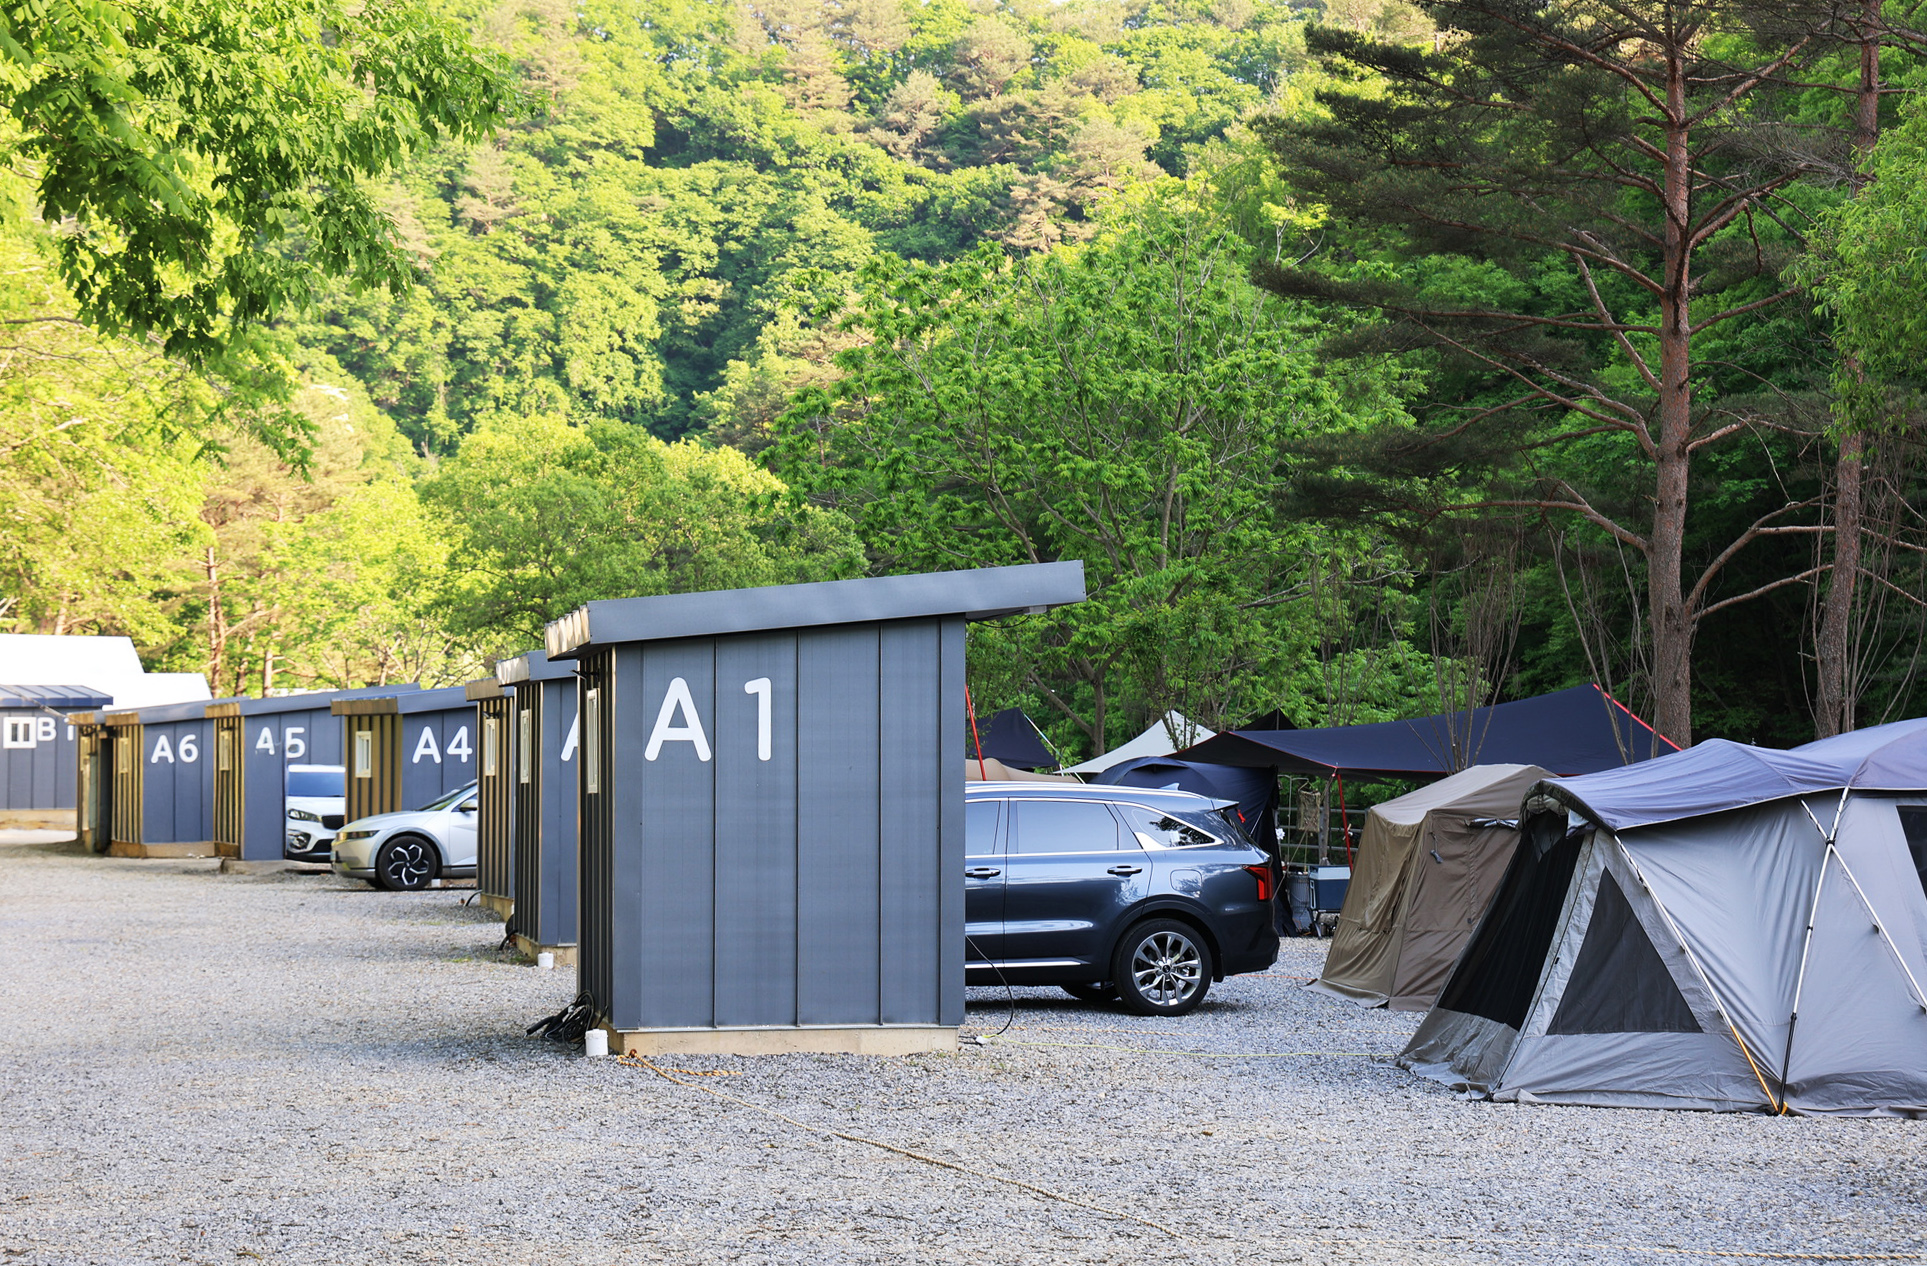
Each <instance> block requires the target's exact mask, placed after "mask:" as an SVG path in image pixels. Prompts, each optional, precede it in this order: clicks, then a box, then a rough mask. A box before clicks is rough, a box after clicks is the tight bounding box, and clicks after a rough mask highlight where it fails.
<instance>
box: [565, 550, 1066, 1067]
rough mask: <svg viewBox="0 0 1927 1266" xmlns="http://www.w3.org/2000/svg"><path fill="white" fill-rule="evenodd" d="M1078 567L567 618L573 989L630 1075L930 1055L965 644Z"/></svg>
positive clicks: (957, 993) (1059, 600)
mask: <svg viewBox="0 0 1927 1266" xmlns="http://www.w3.org/2000/svg"><path fill="white" fill-rule="evenodd" d="M1083 597H1084V568H1083V564H1082V563H1077V562H1066V563H1044V564H1034V565H1030V566H1022V567H1000V568H988V569H983V570H977V571H959V572H944V573H937V574H927V575H918V576H889V577H881V578H877V579H867V580H843V581H828V582H823V583H818V584H804V585H780V586H771V587H769V588H764V589H744V590H729V591H723V592H714V593H693V594H673V595H666V596H661V597H648V598H627V599H621V600H616V601H608V602H592V603H589V604H588V605H587V606H585V607H582V608H580V609H579V610H577V611H575V612H573V613H572V614H570V615H568V616H566V617H564V618H563V619H561V620H558V621H556V622H555V623H553V624H551V625H550V626H549V629H548V651H549V657H550V658H551V659H575V660H577V661H578V667H577V673H578V676H579V689H580V692H581V694H580V698H581V708H582V724H581V735H580V752H579V755H578V760H579V761H580V762H581V764H580V767H579V770H578V778H579V784H580V822H581V830H582V840H581V866H582V875H581V901H582V907H581V912H580V913H581V918H580V937H579V944H580V961H579V979H580V981H581V987H582V990H583V992H584V993H585V994H587V995H588V997H589V999H590V1001H591V1005H592V1007H593V1009H594V1010H595V1012H596V1015H597V1022H598V1023H600V1024H601V1025H603V1026H604V1027H606V1028H608V1029H609V1030H611V1031H612V1032H613V1033H614V1034H615V1035H616V1036H617V1040H618V1043H619V1045H620V1047H621V1048H622V1049H625V1050H628V1051H632V1052H644V1053H660V1052H675V1051H711V1052H733V1053H741V1054H754V1053H762V1052H774V1051H856V1052H863V1053H871V1054H901V1053H907V1052H912V1051H920V1050H932V1049H946V1048H949V1047H952V1046H954V1045H955V1042H956V1033H957V1026H958V1025H959V1024H961V1023H962V1021H963V1011H964V994H963V989H964V971H963V951H964V945H963V893H964V876H963V765H964V743H963V731H964V726H965V709H964V625H965V622H966V621H968V620H974V619H989V618H993V617H997V616H1006V615H1014V614H1019V613H1038V612H1043V611H1045V610H1048V609H1050V608H1052V607H1056V606H1061V605H1063V604H1066V603H1072V602H1078V601H1081V600H1082V599H1083Z"/></svg>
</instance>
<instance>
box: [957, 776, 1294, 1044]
mask: <svg viewBox="0 0 1927 1266" xmlns="http://www.w3.org/2000/svg"><path fill="white" fill-rule="evenodd" d="M1231 803H1232V802H1230V801H1224V800H1211V799H1208V798H1206V797H1204V796H1199V795H1193V794H1192V793H1190V792H1187V791H1152V790H1148V789H1142V788H1136V787H1113V786H1103V787H1098V786H1091V787H1080V786H1074V785H1071V784H1056V783H1023V782H1007V783H972V784H970V785H968V786H967V787H966V788H965V789H964V853H965V855H966V856H965V858H964V885H965V887H964V921H965V934H966V936H967V938H968V939H967V940H966V942H965V948H964V972H965V980H966V981H967V982H968V983H970V984H973V985H987V984H995V983H996V982H997V981H998V979H1000V978H1002V979H1005V980H1008V981H1009V982H1010V983H1011V984H1013V985H1019V984H1021V985H1061V986H1062V987H1063V988H1064V990H1065V991H1066V992H1067V993H1069V994H1071V995H1072V996H1073V997H1076V998H1083V999H1088V1000H1105V999H1111V998H1116V999H1117V1000H1118V1001H1119V1002H1122V1003H1123V1004H1124V1006H1125V1007H1127V1008H1129V1009H1130V1010H1132V1011H1135V1012H1137V1013H1138V1014H1140V1015H1183V1014H1184V1013H1185V1012H1187V1011H1190V1010H1192V1009H1193V1008H1195V1007H1196V1006H1197V1005H1198V1004H1199V1003H1200V1002H1202V1001H1204V995H1205V993H1206V992H1207V991H1208V990H1209V989H1210V988H1211V982H1212V981H1214V980H1223V979H1224V978H1225V977H1226V976H1233V975H1237V974H1239V973H1240V972H1252V971H1263V970H1265V969H1266V968H1267V967H1270V966H1271V964H1272V963H1274V962H1275V961H1277V958H1278V934H1277V931H1276V930H1275V927H1274V925H1273V920H1272V902H1271V897H1272V869H1271V859H1270V858H1268V857H1267V856H1266V855H1265V854H1264V853H1263V852H1262V851H1261V850H1260V849H1258V848H1257V846H1256V845H1254V844H1252V843H1251V841H1250V840H1249V839H1247V838H1246V837H1245V835H1244V833H1243V832H1242V831H1240V830H1239V829H1238V827H1237V826H1236V825H1235V824H1234V823H1233V822H1232V821H1231V819H1230V818H1229V817H1227V816H1226V814H1225V813H1224V809H1225V808H1226V807H1227V806H1229V805H1230V804H1231Z"/></svg>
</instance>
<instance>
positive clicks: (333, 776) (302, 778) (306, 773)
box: [288, 769, 348, 799]
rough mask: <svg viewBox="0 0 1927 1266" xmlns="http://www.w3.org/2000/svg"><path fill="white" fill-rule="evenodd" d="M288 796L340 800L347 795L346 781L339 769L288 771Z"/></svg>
mask: <svg viewBox="0 0 1927 1266" xmlns="http://www.w3.org/2000/svg"><path fill="white" fill-rule="evenodd" d="M288 794H289V795H291V796H324V797H325V796H333V797H334V798H336V799H340V798H341V797H343V796H346V795H347V794H348V786H347V779H346V777H345V776H344V773H343V771H342V770H339V769H290V770H289V771H288Z"/></svg>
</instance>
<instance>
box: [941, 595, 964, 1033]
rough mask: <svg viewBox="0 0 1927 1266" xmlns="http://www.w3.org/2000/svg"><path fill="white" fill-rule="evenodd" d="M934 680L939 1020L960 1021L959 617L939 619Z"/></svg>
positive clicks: (961, 814) (961, 756)
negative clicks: (936, 694) (937, 691)
mask: <svg viewBox="0 0 1927 1266" xmlns="http://www.w3.org/2000/svg"><path fill="white" fill-rule="evenodd" d="M939 628H940V630H941V631H940V633H939V635H938V637H939V640H938V667H937V680H938V682H939V683H940V684H941V688H942V693H941V694H940V695H939V697H938V711H937V735H938V748H937V786H938V788H939V789H940V794H939V796H938V803H939V808H938V813H937V821H938V827H939V829H940V830H941V832H942V834H941V836H940V837H939V839H938V841H937V876H938V885H937V902H938V914H937V926H938V936H937V953H938V959H937V1023H938V1024H946V1025H959V1024H962V1023H963V1019H964V968H963V965H964V888H963V883H962V882H961V876H962V875H963V869H964V799H963V773H962V770H963V763H964V733H963V726H961V725H959V724H957V723H956V721H957V719H959V718H962V717H964V716H966V715H968V712H967V709H966V708H965V699H964V628H965V624H964V621H963V620H960V619H952V620H943V621H940V622H939Z"/></svg>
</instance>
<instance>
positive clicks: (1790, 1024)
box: [1780, 797, 1846, 1112]
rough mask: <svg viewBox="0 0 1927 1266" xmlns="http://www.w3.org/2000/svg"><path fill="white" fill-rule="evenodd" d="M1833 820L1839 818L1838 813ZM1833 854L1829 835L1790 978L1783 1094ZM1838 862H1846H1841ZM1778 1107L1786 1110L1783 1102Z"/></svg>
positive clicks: (1781, 1078) (1791, 1062) (1783, 1060)
mask: <svg viewBox="0 0 1927 1266" xmlns="http://www.w3.org/2000/svg"><path fill="white" fill-rule="evenodd" d="M1843 800H1844V797H1843ZM1800 805H1801V807H1802V808H1805V807H1806V801H1804V800H1802V801H1801V802H1800ZM1807 812H1808V816H1812V810H1810V809H1809V810H1808V811H1807ZM1835 820H1836V821H1838V816H1837V815H1836V818H1835ZM1814 825H1815V826H1818V825H1819V822H1818V821H1815V823H1814ZM1834 856H1835V854H1834V851H1833V840H1832V839H1831V838H1829V839H1828V840H1827V848H1826V851H1825V852H1824V853H1822V854H1820V878H1819V879H1818V880H1817V881H1816V882H1815V883H1814V885H1813V904H1812V905H1810V906H1808V907H1807V931H1806V935H1805V937H1803V938H1802V940H1801V943H1800V974H1799V975H1797V976H1795V977H1794V978H1793V1011H1792V1013H1791V1014H1790V1015H1788V1016H1787V1019H1786V1051H1785V1052H1784V1053H1783V1054H1782V1055H1781V1056H1780V1093H1781V1094H1782V1095H1783V1096H1784V1095H1785V1094H1786V1084H1787V1077H1788V1076H1789V1075H1791V1073H1792V1071H1793V1030H1794V1028H1795V1027H1796V1026H1797V1025H1798V1024H1799V1023H1800V995H1801V993H1802V992H1803V991H1804V990H1805V989H1806V984H1807V956H1808V955H1809V954H1811V953H1812V952H1813V925H1814V922H1815V921H1816V920H1818V919H1819V917H1820V894H1821V892H1822V891H1824V890H1825V889H1826V886H1827V863H1828V862H1829V861H1831V860H1832V859H1833V857H1834ZM1841 865H1843V866H1844V865H1846V863H1845V862H1842V863H1841ZM1780 1110H1781V1111H1782V1112H1784V1111H1786V1109H1785V1107H1784V1106H1783V1107H1782V1108H1781V1109H1780Z"/></svg>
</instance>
